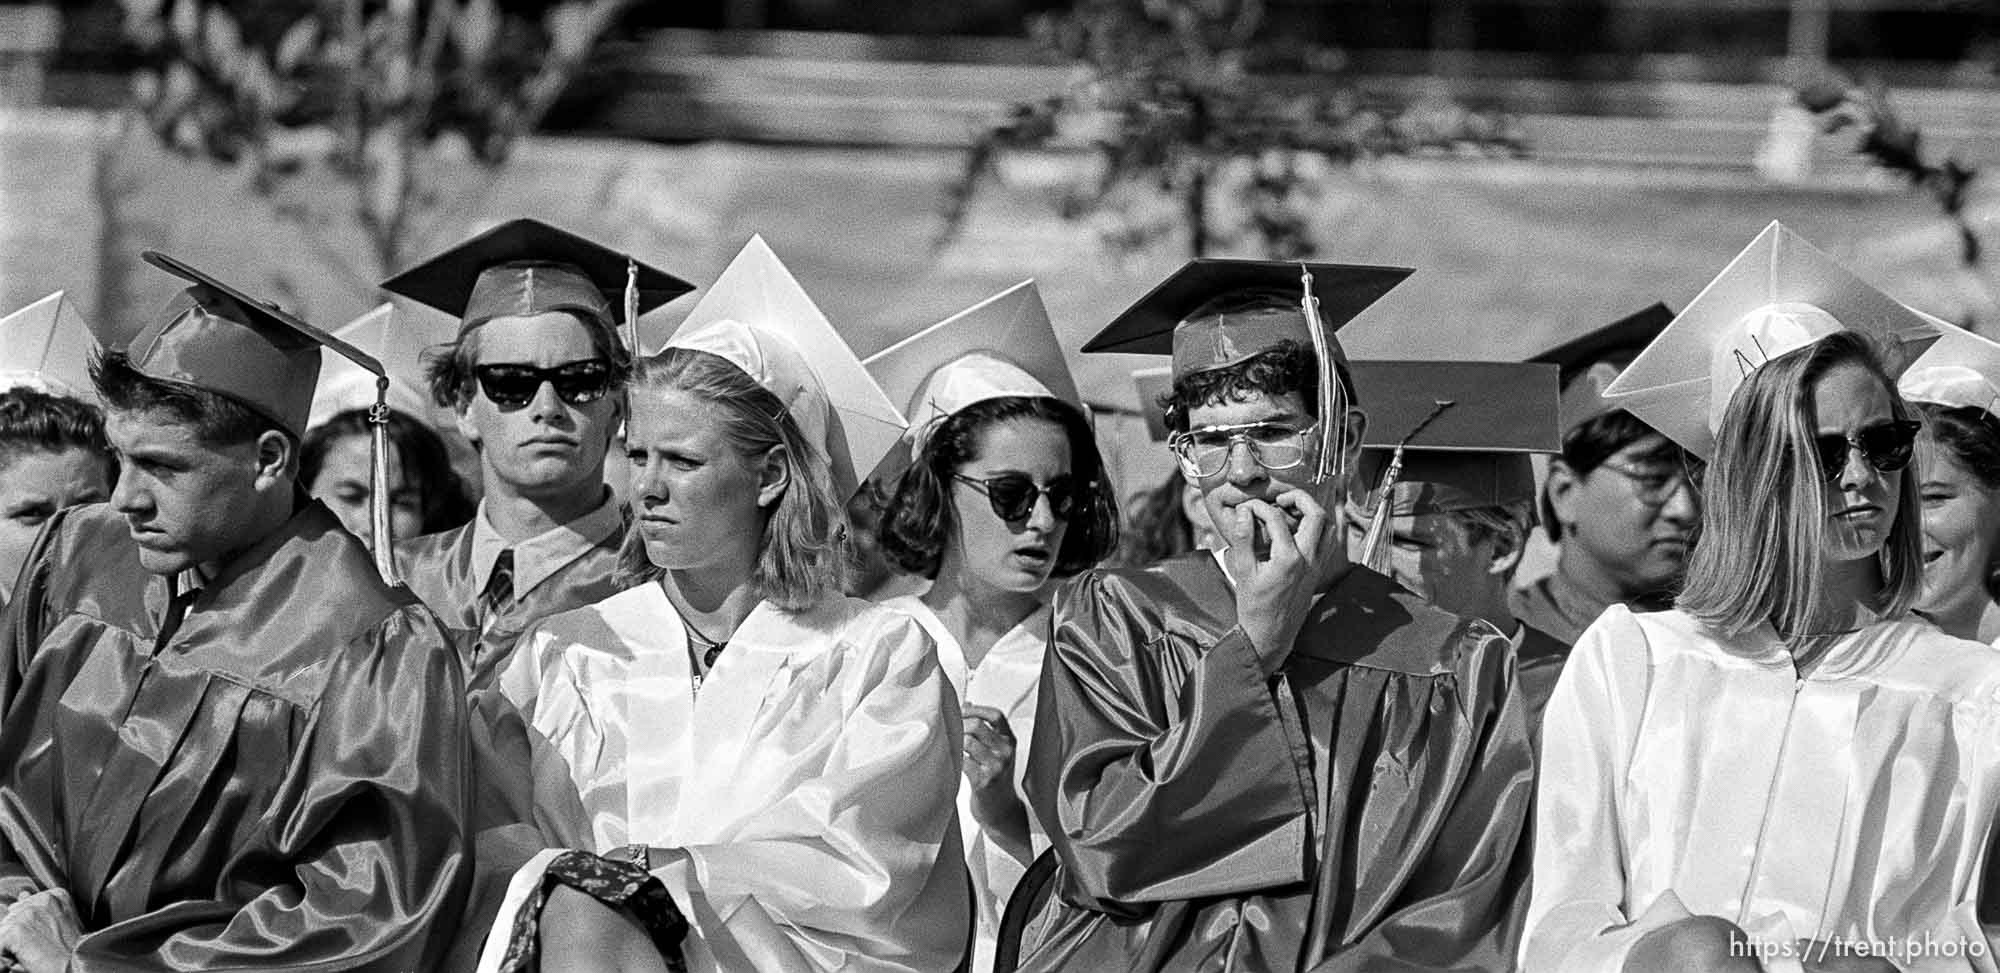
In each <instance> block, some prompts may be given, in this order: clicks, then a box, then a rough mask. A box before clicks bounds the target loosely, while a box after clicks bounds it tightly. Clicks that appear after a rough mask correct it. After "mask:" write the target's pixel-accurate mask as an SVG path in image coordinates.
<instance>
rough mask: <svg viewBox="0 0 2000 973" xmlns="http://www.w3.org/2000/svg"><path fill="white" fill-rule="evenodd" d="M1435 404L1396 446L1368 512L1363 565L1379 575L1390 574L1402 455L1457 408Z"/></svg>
mask: <svg viewBox="0 0 2000 973" xmlns="http://www.w3.org/2000/svg"><path fill="white" fill-rule="evenodd" d="M1432 401H1433V402H1434V403H1435V407H1434V408H1432V409H1431V413H1430V415H1427V416H1425V417H1424V419H1423V421H1422V422H1419V423H1417V424H1416V426H1415V427H1414V428H1412V429H1411V430H1410V431H1409V433H1408V434H1407V435H1405V436H1404V437H1403V440H1402V442H1399V443H1397V444H1396V451H1395V452H1393V453H1391V454H1389V465H1388V467H1387V468H1385V469H1384V470H1383V471H1382V478H1381V481H1380V482H1379V484H1378V485H1377V486H1376V487H1375V508H1374V509H1373V510H1370V511H1369V512H1368V529H1367V530H1366V531H1365V532H1363V533H1362V535H1361V564H1362V566H1363V567H1366V568H1367V569H1368V570H1370V571H1373V572H1375V573H1376V574H1388V573H1389V534H1390V531H1389V518H1390V517H1391V516H1393V515H1394V514H1395V512H1396V504H1395V499H1396V497H1395V493H1396V483H1397V481H1398V480H1400V479H1401V478H1402V476H1403V451H1404V449H1405V448H1406V447H1408V446H1409V445H1410V440H1412V439H1415V438H1417V434H1418V433H1420V432H1423V431H1424V427H1425V426H1428V425H1430V424H1431V421H1432V420H1434V419H1436V418H1437V417H1438V416H1441V415H1444V410H1446V409H1449V408H1451V407H1452V406H1453V405H1454V404H1455V403H1454V402H1453V401H1452V400H1451V399H1433V400H1432Z"/></svg>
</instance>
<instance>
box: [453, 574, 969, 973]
mask: <svg viewBox="0 0 2000 973" xmlns="http://www.w3.org/2000/svg"><path fill="white" fill-rule="evenodd" d="M693 676H694V672H693V669H692V666H691V663H690V661H689V658H688V653H687V643H686V634H685V632H684V631H683V629H682V627H681V624H680V620H679V616H678V615H677V614H676V613H675V611H674V608H673V605H672V603H671V602H669V601H668V600H667V597H666V593H665V592H664V591H662V590H661V588H660V586H659V585H657V584H646V585H642V586H640V587H637V588H634V589H631V590H628V591H625V592H622V593H620V594H617V595H614V596H612V597H611V598H608V599H605V600H604V601H601V602H598V603H597V604H595V605H591V606H588V607H586V608H581V609H578V610H575V611H571V612H566V613H563V614H560V615H555V616H552V617H550V618H548V619H545V620H543V621H542V622H541V623H540V624H539V625H538V626H537V627H536V628H534V629H532V630H530V632H529V633H528V634H527V635H525V636H524V637H523V638H522V640H521V643H520V648H519V649H517V652H516V656H515V658H514V660H513V662H512V664H510V666H509V667H508V669H507V670H506V672H505V673H504V674H503V676H502V677H501V688H502V690H503V691H504V692H505V693H506V694H507V696H508V698H509V699H510V700H512V701H513V703H514V704H515V705H516V706H517V707H519V708H520V710H521V712H522V715H523V717H524V718H525V719H526V721H527V722H528V725H529V727H530V730H531V732H530V736H531V740H532V744H533V747H534V751H535V752H534V764H535V772H534V777H535V805H536V808H535V810H536V815H537V818H538V821H537V823H538V824H540V825H541V826H542V828H543V831H544V834H545V836H546V837H548V838H551V839H554V840H555V841H557V842H558V843H559V844H561V845H563V846H566V847H571V848H588V849H590V850H593V851H599V852H604V851H609V850H612V849H615V848H618V847H620V846H623V845H626V844H635V843H644V844H648V845H652V846H654V847H657V848H673V849H680V850H681V851H682V852H683V853H684V856H682V857H679V858H678V859H677V860H676V861H674V862H672V863H670V864H668V865H667V866H665V867H663V868H660V869H657V870H656V871H655V874H656V875H658V876H659V877H660V878H661V880H662V881H663V882H664V883H665V884H666V886H667V888H668V890H669V891H670V892H671V893H672V895H673V897H674V901H675V903H676V904H677V905H679V906H680V908H681V910H682V911H683V912H684V913H686V915H687V917H688V921H689V922H690V924H691V925H692V926H693V928H694V932H693V933H692V934H691V935H690V936H689V938H688V941H687V944H686V946H685V948H684V952H685V954H686V957H687V960H688V964H689V968H690V969H692V970H697V971H708V970H732V971H734V970H752V969H756V970H788V971H790V970H800V971H807V970H868V971H906V970H907V971H924V973H935V971H940V970H949V969H952V968H953V967H955V966H957V965H958V963H959V961H960V958H961V957H962V956H963V954H964V951H965V948H966V944H967V942H968V938H969V924H970V917H971V903H970V902H969V901H968V894H967V889H966V876H965V869H964V867H963V866H962V865H961V864H960V861H959V859H960V858H961V857H962V852H961V851H960V843H959V831H958V826H957V822H956V820H955V811H954V806H953V803H952V798H951V795H952V793H953V788H952V785H951V784H950V782H952V781H956V780H957V779H958V777H959V752H958V746H959V737H960V733H961V731H962V727H961V726H960V724H959V719H960V717H959V714H958V705H957V700H956V698H955V696H954V694H953V693H952V692H951V689H950V686H949V684H948V683H947V682H946V680H945V678H944V675H943V673H942V672H941V671H940V669H939V667H938V663H937V656H936V654H935V652H934V651H933V648H932V645H931V640H930V638H929V637H928V636H926V635H925V634H924V631H923V629H922V628H921V627H919V626H918V625H917V624H916V623H915V622H913V621H912V620H911V619H910V618H909V617H908V616H907V615H904V614H901V613H899V612H894V611H890V610H886V609H883V608H882V607H880V606H878V605H874V604H870V603H868V602H864V601H859V600H855V599H847V598H836V599H833V600H831V601H829V602H827V603H826V604H823V605H821V606H818V607H816V608H813V609H811V610H809V611H807V612H804V613H799V614H793V613H790V612H785V611H782V610H780V609H777V608H775V607H773V606H772V605H771V604H770V603H769V602H765V603H762V604H759V605H758V606H757V608H756V609H755V610H754V611H752V612H751V614H750V616H749V617H748V618H746V619H745V620H744V622H743V624H742V625H741V626H740V627H739V628H738V629H737V630H736V634H735V636H734V637H733V638H731V639H730V642H729V647H728V649H727V650H725V651H724V652H723V653H722V655H721V656H720V658H718V659H717V661H716V665H715V667H714V669H712V670H711V671H710V672H709V674H708V677H707V678H706V679H704V680H703V681H702V682H701V684H700V690H699V692H698V693H697V692H696V689H695V683H694V680H693ZM552 855H553V853H547V852H545V853H544V854H543V855H541V856H538V857H537V858H536V859H535V860H534V861H533V862H531V863H530V864H529V865H528V866H527V867H525V868H524V869H523V870H522V871H521V872H520V873H519V874H517V875H516V876H515V879H514V882H513V885H512V887H511V888H510V890H509V894H508V898H507V900H506V902H505V903H504V904H503V906H502V908H501V910H500V920H499V922H497V923H496V924H495V932H494V934H493V935H492V936H489V938H488V941H487V948H486V951H485V952H484V954H482V957H481V964H480V966H481V969H482V970H483V969H489V968H492V965H493V964H495V963H497V962H498V960H499V959H500V955H499V952H500V950H503V949H504V946H505V940H506V937H505V935H504V930H505V928H506V926H507V925H508V924H509V923H510V922H511V919H512V916H513V915H514V914H515V913H516V911H518V908H519V904H520V899H521V898H522V897H523V896H525V895H526V893H527V892H528V891H529V890H530V889H532V888H533V887H534V886H535V884H537V883H539V881H540V869H541V867H542V866H543V865H544V864H545V863H546V861H547V859H548V858H550V857H552Z"/></svg>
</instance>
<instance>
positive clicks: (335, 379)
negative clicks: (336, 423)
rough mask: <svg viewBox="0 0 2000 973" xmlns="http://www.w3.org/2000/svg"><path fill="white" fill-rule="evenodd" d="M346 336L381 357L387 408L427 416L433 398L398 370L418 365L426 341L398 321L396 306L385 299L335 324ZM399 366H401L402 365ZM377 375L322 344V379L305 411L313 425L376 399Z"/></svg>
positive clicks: (339, 333)
mask: <svg viewBox="0 0 2000 973" xmlns="http://www.w3.org/2000/svg"><path fill="white" fill-rule="evenodd" d="M333 335H334V337H336V338H339V339H341V340H342V341H345V342H347V343H348V344H350V345H353V346H354V347H356V348H360V349H363V350H364V351H366V352H368V353H369V354H370V355H371V356H373V357H374V358H375V359H376V361H378V362H379V363H381V365H382V370H383V372H384V373H386V374H387V375H388V377H389V392H388V396H387V401H388V405H389V408H391V409H395V410H396V411H398V412H402V413H405V414H408V415H410V416H413V417H415V418H418V419H424V418H426V417H428V416H429V415H430V414H431V405H430V400H429V398H428V397H427V396H426V395H424V393H423V392H421V391H420V390H419V389H418V388H417V386H416V385H414V384H412V383H411V382H410V381H409V380H407V379H405V378H403V376H402V375H399V374H397V372H398V371H399V370H401V371H405V372H409V371H410V370H412V369H416V368H419V367H421V366H420V365H418V362H419V361H420V358H421V355H422V353H423V349H424V344H423V342H422V339H421V337H419V336H418V335H417V333H416V332H414V331H412V330H410V329H408V328H405V327H398V324H397V321H396V306H395V305H393V304H386V303H385V304H381V305H378V306H377V307H376V308H375V309H374V310H372V311H369V312H368V313H366V314H363V315H362V316H360V317H358V318H355V319H354V320H352V321H349V322H348V323H346V324H344V325H341V326H340V327H338V328H335V329H334V330H333ZM398 366H401V367H400V369H399V367H398ZM375 384H376V376H375V374H374V373H373V372H370V371H369V370H368V369H366V368H363V367H361V366H360V365H357V364H355V363H354V362H352V361H350V360H348V358H347V357H346V356H344V355H342V354H340V353H338V352H336V351H334V350H332V349H330V348H322V349H320V366H319V384H318V385H317V386H316V387H315V388H314V389H313V398H312V408H311V411H310V412H309V413H308V414H307V416H306V428H308V429H310V428H312V427H314V426H317V425H319V424H320V423H323V422H325V421H327V420H328V419H331V418H333V417H334V416H336V415H339V414H340V413H342V412H347V411H350V410H353V409H368V408H373V407H374V405H375Z"/></svg>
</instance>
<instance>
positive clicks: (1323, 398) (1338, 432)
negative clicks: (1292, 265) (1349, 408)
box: [1299, 263, 1347, 483]
mask: <svg viewBox="0 0 2000 973" xmlns="http://www.w3.org/2000/svg"><path fill="white" fill-rule="evenodd" d="M1299 289H1300V294H1299V309H1300V310H1302V311H1304V312H1305V316H1306V333H1307V334H1309V335H1311V336H1312V344H1313V360H1314V362H1315V363H1317V365H1318V367H1319V402H1318V405H1319V462H1318V463H1316V464H1314V467H1313V482H1314V483H1319V482H1321V481H1323V480H1325V479H1326V478H1327V477H1329V476H1334V475H1337V474H1338V473H1339V472H1340V471H1339V470H1338V469H1336V468H1335V467H1334V465H1333V464H1334V463H1336V462H1338V460H1339V458H1340V454H1341V452H1342V451H1343V450H1344V449H1345V448H1346V446H1347V443H1346V438H1347V422H1346V421H1345V420H1346V418H1347V417H1346V415H1345V414H1344V413H1343V412H1342V410H1341V409H1340V375H1339V373H1338V372H1337V371H1336V370H1335V369H1334V367H1333V347H1332V343H1331V341H1330V340H1329V339H1328V336H1327V333H1326V325H1325V324H1324V323H1323V322H1322V321H1321V320H1320V316H1319V298H1317V297H1314V296H1313V275H1312V268H1310V267H1307V266H1306V265H1305V264H1304V263H1300V264H1299Z"/></svg>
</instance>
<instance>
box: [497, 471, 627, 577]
mask: <svg viewBox="0 0 2000 973" xmlns="http://www.w3.org/2000/svg"><path fill="white" fill-rule="evenodd" d="M624 526H625V517H624V515H623V513H622V512H620V510H619V507H618V498H617V497H616V496H615V495H613V494H612V493H611V492H610V491H609V490H607V491H605V496H604V502H603V503H601V504H598V505H597V509H595V510H592V511H591V512H589V513H587V514H584V515H583V516H581V517H578V518H577V519H575V520H572V521H570V522H569V523H567V524H559V525H557V526H555V527H553V528H550V529H549V530H547V531H544V532H543V533H541V534H538V535H536V536H534V537H530V538H527V539H525V540H519V541H514V540H509V539H508V538H505V537H502V536H500V531H499V529H498V528H496V527H494V526H493V521H492V520H491V519H490V518H489V517H487V515H486V501H484V500H481V501H480V502H479V513H478V515H477V516H475V517H473V519H472V577H473V582H474V584H473V590H475V591H484V590H486V585H487V582H488V581H490V580H491V579H492V576H493V562H494V561H496V560H498V559H499V558H500V552H501V551H507V550H511V551H513V552H514V596H515V597H516V598H519V597H521V596H522V595H525V594H527V593H528V592H530V591H533V590H534V589H535V586H536V585H538V584H541V583H542V582H543V581H546V580H548V578H549V576H550V575H552V574H555V573H556V572H557V571H560V570H562V569H563V568H565V567H568V566H569V565H570V563H571V562H573V561H575V560H576V559H577V558H580V557H582V556H583V555H584V554H585V553H587V552H589V551H590V550H591V549H593V548H595V547H597V546H598V545H600V544H603V543H604V542H605V541H606V540H609V539H611V538H612V537H614V536H615V535H617V533H618V532H619V531H620V530H622V529H624Z"/></svg>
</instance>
